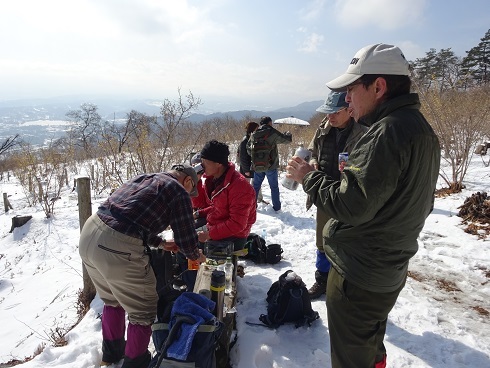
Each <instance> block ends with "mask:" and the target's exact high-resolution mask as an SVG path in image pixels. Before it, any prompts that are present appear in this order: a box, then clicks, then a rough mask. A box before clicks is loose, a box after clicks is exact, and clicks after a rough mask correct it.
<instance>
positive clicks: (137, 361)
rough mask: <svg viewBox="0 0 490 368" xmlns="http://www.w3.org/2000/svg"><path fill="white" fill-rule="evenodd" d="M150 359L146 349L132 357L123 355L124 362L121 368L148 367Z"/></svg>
mask: <svg viewBox="0 0 490 368" xmlns="http://www.w3.org/2000/svg"><path fill="white" fill-rule="evenodd" d="M150 361H151V354H150V352H149V351H148V350H147V351H146V352H145V353H143V354H141V355H140V356H137V357H136V358H134V359H131V358H128V357H127V356H125V357H124V362H123V365H122V367H121V368H148V365H149V364H150Z"/></svg>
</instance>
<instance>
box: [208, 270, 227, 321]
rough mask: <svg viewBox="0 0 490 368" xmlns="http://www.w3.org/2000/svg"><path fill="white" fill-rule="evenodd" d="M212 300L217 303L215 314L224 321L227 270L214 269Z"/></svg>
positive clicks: (212, 275)
mask: <svg viewBox="0 0 490 368" xmlns="http://www.w3.org/2000/svg"><path fill="white" fill-rule="evenodd" d="M210 289H211V300H212V301H213V302H215V303H216V306H215V309H214V311H213V314H214V315H215V316H216V318H218V319H219V320H220V321H223V307H224V303H225V272H224V271H220V270H214V271H213V273H212V274H211V287H210Z"/></svg>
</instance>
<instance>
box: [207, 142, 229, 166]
mask: <svg viewBox="0 0 490 368" xmlns="http://www.w3.org/2000/svg"><path fill="white" fill-rule="evenodd" d="M229 154H230V150H229V148H228V145H227V144H226V143H221V142H218V141H217V140H215V139H213V140H212V141H209V142H208V143H206V144H205V145H204V147H203V149H202V150H201V158H204V159H206V160H209V161H213V162H217V163H219V164H223V165H228V155H229Z"/></svg>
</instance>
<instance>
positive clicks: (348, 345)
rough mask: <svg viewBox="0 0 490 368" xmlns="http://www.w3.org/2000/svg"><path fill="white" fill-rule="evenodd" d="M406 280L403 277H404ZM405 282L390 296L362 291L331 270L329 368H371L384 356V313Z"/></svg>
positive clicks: (389, 294)
mask: <svg viewBox="0 0 490 368" xmlns="http://www.w3.org/2000/svg"><path fill="white" fill-rule="evenodd" d="M405 280H406V278H405ZM404 286H405V282H404V283H403V285H402V286H401V287H400V288H399V289H398V290H395V291H393V292H390V293H374V292H371V291H367V290H363V289H361V288H358V287H357V286H355V285H353V284H352V283H350V282H349V281H347V280H346V279H345V278H343V277H342V276H341V275H340V274H339V273H338V272H337V270H336V269H335V267H332V268H331V269H330V272H329V276H328V283H327V302H326V303H327V316H328V329H329V334H330V351H331V359H332V367H333V368H351V367H356V368H373V367H374V364H375V362H378V361H380V360H381V359H382V357H383V354H386V349H385V346H384V343H383V340H384V335H385V332H386V322H387V319H388V313H389V312H390V311H391V309H392V308H393V306H394V305H395V302H396V299H397V298H398V295H399V294H400V291H401V290H402V289H403V287H404Z"/></svg>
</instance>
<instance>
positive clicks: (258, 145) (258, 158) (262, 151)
mask: <svg viewBox="0 0 490 368" xmlns="http://www.w3.org/2000/svg"><path fill="white" fill-rule="evenodd" d="M269 136H270V133H269V132H267V131H266V132H263V131H261V130H257V131H255V132H253V133H252V134H251V135H250V140H251V154H250V157H251V161H252V163H251V164H252V170H253V171H255V172H259V173H260V172H266V171H267V170H269V169H270V168H271V166H272V164H273V163H274V160H273V157H272V151H273V149H274V146H273V145H272V144H270V143H269V142H268V138H269Z"/></svg>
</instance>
